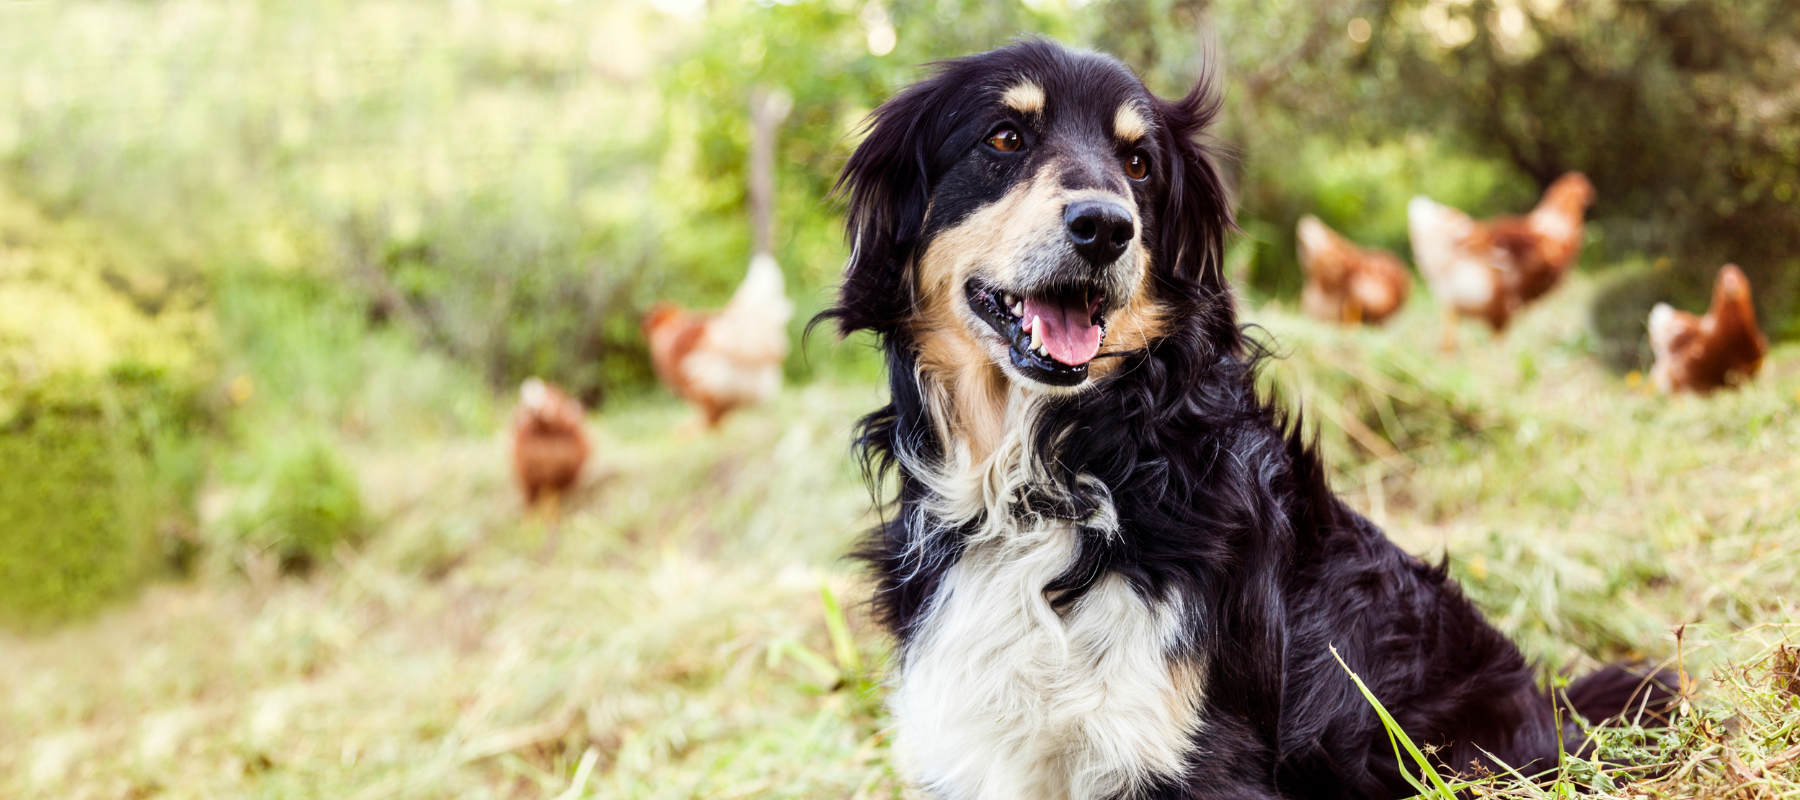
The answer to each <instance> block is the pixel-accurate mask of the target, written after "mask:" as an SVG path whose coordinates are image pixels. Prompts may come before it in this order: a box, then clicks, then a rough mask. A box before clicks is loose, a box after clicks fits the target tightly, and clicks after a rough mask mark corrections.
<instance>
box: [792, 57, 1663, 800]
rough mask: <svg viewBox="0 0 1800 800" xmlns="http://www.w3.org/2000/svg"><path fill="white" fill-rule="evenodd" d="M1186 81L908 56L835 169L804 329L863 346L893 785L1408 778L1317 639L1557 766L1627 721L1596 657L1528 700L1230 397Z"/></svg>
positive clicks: (1243, 385)
mask: <svg viewBox="0 0 1800 800" xmlns="http://www.w3.org/2000/svg"><path fill="white" fill-rule="evenodd" d="M1210 86H1211V84H1210V82H1209V81H1206V80H1204V79H1203V80H1202V81H1201V82H1200V84H1199V85H1198V86H1197V87H1196V88H1195V89H1194V90H1193V91H1192V92H1191V93H1189V94H1188V95H1187V96H1186V97H1184V98H1182V99H1180V100H1175V101H1165V100H1162V99H1159V98H1158V97H1156V96H1154V95H1153V94H1151V93H1150V92H1149V91H1148V90H1146V89H1145V87H1144V85H1143V83H1142V82H1141V81H1140V80H1139V79H1138V78H1137V77H1136V76H1135V75H1134V74H1133V73H1132V72H1131V71H1130V70H1129V69H1128V68H1126V67H1125V66H1124V65H1123V64H1121V63H1120V62H1118V61H1117V60H1115V59H1113V58H1111V57H1108V56H1105V55H1101V54H1098V53H1093V52H1086V51H1075V50H1070V49H1066V48H1064V47H1063V46H1061V45H1059V44H1056V43H1053V42H1049V41H1044V40H1027V41H1023V42H1020V43H1016V44H1014V45H1011V46H1008V47H1005V48H1002V49H999V50H995V51H992V52H988V53H985V54H981V55H975V56H970V57H966V58H960V59H955V60H951V61H947V62H943V63H941V64H939V65H938V67H937V69H936V72H935V73H934V74H933V75H931V76H929V77H928V78H926V79H924V80H922V81H921V82H919V83H916V84H914V85H912V86H911V87H909V88H906V89H905V90H903V91H901V92H899V93H898V94H897V95H895V96H894V97H892V98H891V99H889V100H888V101H887V102H886V103H884V104H883V105H882V106H881V107H880V108H878V109H877V110H876V111H875V112H874V113H873V115H872V116H871V118H870V121H869V122H868V127H867V135H866V138H865V139H864V140H863V141H862V142H861V143H860V144H859V145H858V146H857V147H856V148H855V151H854V153H853V154H852V155H851V157H850V159H849V160H848V162H846V164H845V167H844V170H843V173H842V175H841V177H840V179H839V187H840V191H841V192H843V193H844V195H846V196H847V198H848V219H847V227H848V229H849V230H848V233H849V238H850V242H851V255H850V257H849V259H848V263H847V264H846V266H845V270H844V274H843V278H842V283H841V286H840V288H839V290H838V298H837V302H836V304H835V305H834V306H833V307H832V308H830V309H828V310H827V311H826V312H824V313H823V314H821V315H820V316H819V317H818V318H817V319H815V323H817V322H833V323H835V325H836V326H837V328H838V329H839V331H840V333H842V334H843V335H848V334H849V333H851V332H854V331H870V332H872V333H873V334H874V335H875V336H876V337H877V339H878V341H879V342H880V347H881V350H882V352H883V355H884V357H885V359H886V362H887V373H888V381H889V387H890V394H891V399H890V402H889V403H888V404H887V405H886V406H885V407H883V408H881V409H879V410H877V411H875V412H873V413H871V414H869V415H868V416H866V417H864V418H863V420H862V421H861V423H860V425H859V427H858V433H857V441H858V447H859V450H860V453H861V458H862V460H863V465H864V470H865V473H866V475H865V477H866V478H868V479H869V481H870V482H871V485H872V486H873V487H875V488H876V489H877V490H880V489H881V487H884V486H886V487H889V488H891V490H892V491H894V492H895V494H894V495H893V497H892V499H891V500H890V501H888V504H884V513H883V518H884V519H885V520H886V521H885V522H884V523H883V524H881V525H880V526H878V527H877V528H876V529H875V530H873V531H872V532H871V533H870V534H869V537H868V539H867V540H866V541H865V542H864V544H863V545H862V546H861V547H860V549H859V550H858V551H857V553H856V554H855V555H856V556H857V557H859V558H861V559H863V560H864V561H866V562H867V563H868V564H869V565H870V567H871V570H872V572H873V574H874V579H875V588H874V593H873V598H872V605H873V610H874V612H875V614H876V616H877V618H878V619H879V620H880V622H881V623H882V624H883V625H884V626H885V627H886V628H887V629H888V630H889V631H891V633H892V634H893V636H894V637H895V638H896V640H897V648H896V655H895V665H894V670H893V672H894V675H893V677H892V680H893V686H892V692H891V694H890V699H889V707H890V710H891V712H892V720H893V727H894V736H895V738H894V750H895V758H896V763H897V764H898V765H899V767H900V769H901V771H902V772H903V773H904V774H905V775H906V777H907V778H908V780H910V781H912V782H914V783H915V784H917V785H918V786H919V787H920V788H922V789H923V790H924V791H925V792H927V793H928V794H930V795H932V796H935V797H939V798H945V799H946V800H952V799H954V800H961V799H963V798H971V799H973V798H1049V799H1053V800H1063V799H1067V800H1087V799H1088V798H1270V797H1305V798H1336V797H1346V798H1349V797H1355V798H1380V797H1401V796H1409V795H1412V794H1415V793H1416V791H1417V790H1416V789H1414V788H1413V787H1412V786H1411V785H1410V784H1409V782H1408V779H1407V777H1406V776H1405V775H1404V774H1403V773H1402V772H1401V767H1400V766H1399V764H1398V761H1397V758H1396V753H1395V750H1394V746H1393V744H1392V743H1391V741H1390V739H1389V737H1388V735H1387V734H1386V733H1385V732H1384V730H1383V727H1382V723H1381V721H1380V719H1379V717H1378V716H1377V713H1376V711H1375V709H1374V708H1373V707H1372V706H1371V705H1370V703H1369V702H1368V701H1367V700H1366V699H1365V698H1364V697H1363V696H1362V695H1361V694H1360V692H1359V691H1358V689H1357V687H1356V686H1355V685H1354V684H1353V682H1352V680H1351V678H1350V675H1349V674H1347V673H1346V671H1345V668H1344V666H1341V665H1340V664H1339V663H1338V660H1337V658H1336V657H1335V655H1334V654H1341V657H1342V658H1343V660H1344V662H1345V664H1347V665H1348V667H1349V669H1350V670H1353V671H1354V672H1355V674H1356V675H1358V676H1360V677H1361V679H1362V680H1363V681H1365V682H1366V683H1367V685H1368V686H1369V688H1370V689H1371V690H1372V691H1373V692H1374V694H1375V696H1376V697H1377V698H1379V699H1380V701H1381V703H1382V704H1383V705H1384V706H1385V708H1386V709H1387V710H1388V711H1389V712H1390V713H1391V714H1392V716H1393V717H1394V719H1396V720H1397V721H1398V722H1399V724H1400V725H1401V726H1402V727H1403V728H1404V729H1405V731H1406V733H1407V734H1408V735H1409V736H1411V737H1412V739H1413V741H1415V742H1417V743H1418V744H1420V745H1421V746H1431V747H1433V748H1435V749H1434V750H1433V752H1434V754H1435V756H1434V758H1435V759H1436V761H1437V763H1438V764H1439V765H1441V766H1442V767H1443V768H1444V769H1447V770H1452V771H1456V772H1460V773H1465V774H1468V773H1473V772H1476V771H1478V770H1479V769H1484V768H1485V769H1493V770H1496V771H1497V770H1499V769H1501V767H1500V766H1499V764H1498V763H1496V761H1498V762H1504V763H1505V764H1507V765H1510V766H1511V767H1513V768H1516V769H1519V770H1521V771H1522V772H1524V773H1525V774H1531V773H1534V772H1540V771H1543V770H1545V769H1548V768H1553V767H1554V766H1555V765H1556V764H1557V756H1558V747H1559V741H1560V742H1562V743H1566V746H1568V748H1569V749H1570V750H1576V749H1579V748H1580V747H1581V746H1582V732H1581V727H1580V726H1579V725H1578V724H1577V723H1576V722H1574V719H1573V717H1574V715H1576V714H1579V715H1580V716H1581V717H1584V718H1586V719H1588V720H1593V721H1596V722H1598V721H1600V720H1603V719H1606V718H1610V717H1615V716H1618V715H1622V714H1627V715H1629V714H1635V713H1641V712H1646V711H1647V712H1649V713H1655V712H1657V711H1658V710H1659V709H1661V707H1662V705H1663V704H1664V703H1666V702H1667V701H1668V698H1669V693H1668V692H1667V691H1666V690H1665V689H1664V688H1663V687H1662V686H1660V685H1658V684H1657V682H1656V680H1654V678H1655V677H1656V676H1647V675H1642V674H1638V673H1637V672H1635V671H1633V670H1630V669H1627V668H1624V667H1619V666H1614V667H1608V668H1606V669H1604V670H1601V671H1598V672H1595V673H1593V674H1591V675H1589V676H1587V677H1584V678H1582V679H1580V680H1577V681H1576V682H1574V683H1573V684H1572V685H1571V686H1569V687H1568V689H1567V690H1566V692H1565V693H1564V695H1563V696H1562V697H1561V698H1560V699H1553V698H1552V696H1551V694H1550V693H1548V692H1546V691H1545V690H1543V689H1540V688H1539V686H1538V683H1537V681H1536V674H1535V671H1534V669H1533V667H1532V666H1530V665H1529V664H1527V662H1526V660H1525V658H1524V657H1523V656H1522V655H1521V654H1520V652H1519V650H1518V648H1517V647H1515V646H1514V645H1513V643H1512V642H1511V641H1509V640H1508V639H1507V638H1506V637H1505V636H1504V635H1502V634H1501V633H1500V632H1499V631H1498V630H1496V629H1495V628H1494V627H1492V626H1491V625H1489V624H1488V623H1487V621H1486V620H1485V619H1484V618H1483V617H1482V615H1481V613H1480V612H1479V611H1478V610H1476V608H1475V607H1474V606H1473V605H1472V604H1471V603H1470V602H1469V601H1468V600H1467V599H1465V598H1464V596H1463V595H1462V593H1461V592H1460V591H1459V590H1458V588H1457V586H1456V585H1455V584H1454V583H1453V582H1452V581H1451V580H1450V579H1449V578H1448V576H1447V573H1446V569H1445V567H1444V566H1443V565H1437V566H1432V565H1429V564H1426V563H1424V562H1422V561H1420V560H1419V559H1417V558H1414V557H1412V556H1410V555H1408V554H1407V553H1405V552H1403V551H1401V550H1400V549H1399V548H1398V547H1397V546H1395V545H1394V544H1393V543H1392V542H1390V541H1389V540H1388V539H1387V538H1386V537H1385V536H1384V535H1383V533H1382V532H1381V531H1380V530H1379V529H1377V528H1376V527H1375V526H1374V525H1373V524H1371V523H1370V522H1369V521H1368V520H1367V519H1365V518H1363V517H1362V516H1359V515H1358V514H1357V513H1356V512H1354V511H1352V510H1351V509H1350V508H1349V507H1348V506H1346V505H1345V504H1344V503H1343V502H1342V501H1341V500H1339V499H1338V498H1337V497H1336V496H1335V495H1334V494H1333V493H1332V492H1331V490H1330V489H1329V487H1328V486H1327V483H1326V475H1325V470H1324V467H1323V465H1322V463H1321V460H1320V458H1319V455H1318V454H1317V452H1316V449H1315V444H1314V442H1313V441H1312V440H1311V439H1309V438H1308V437H1306V436H1304V435H1302V434H1301V433H1300V431H1301V428H1302V426H1301V424H1300V421H1299V419H1298V417H1297V416H1296V415H1293V414H1289V413H1288V412H1286V411H1284V410H1282V409H1281V408H1279V407H1277V406H1276V405H1275V404H1274V402H1273V401H1271V400H1267V399H1265V398H1263V397H1262V396H1261V395H1259V393H1258V392H1257V390H1256V388H1255V374H1256V368H1257V364H1258V362H1259V361H1260V360H1261V359H1262V358H1264V357H1266V354H1265V353H1263V352H1262V351H1261V350H1260V349H1259V348H1258V347H1257V346H1255V344H1254V343H1253V342H1252V341H1251V340H1250V339H1249V338H1248V337H1246V336H1245V334H1244V332H1243V330H1242V328H1241V327H1240V325H1239V323H1238V321H1237V318H1236V312H1235V310H1234V307H1233V300H1232V295H1231V291H1230V289H1229V287H1228V285H1227V283H1226V281H1225V279H1224V277H1223V275H1222V274H1221V262H1222V258H1223V249H1222V248H1223V241H1224V237H1225V234H1226V232H1227V231H1228V230H1229V229H1231V228H1232V227H1233V225H1234V223H1233V220H1232V212H1231V209H1230V204H1229V201H1228V198H1227V193H1226V190H1225V187H1224V184H1223V182H1222V180H1221V175H1220V170H1219V168H1218V166H1217V158H1216V157H1215V155H1214V153H1213V151H1212V150H1211V149H1209V147H1208V146H1207V145H1206V144H1204V143H1203V142H1202V141H1200V138H1199V137H1200V136H1202V135H1203V134H1204V132H1205V131H1206V129H1207V127H1208V125H1209V124H1210V123H1211V122H1212V120H1213V119H1214V118H1215V116H1216V115H1217V114H1218V110H1219V100H1218V97H1217V94H1216V92H1215V91H1213V90H1212V89H1211V88H1210Z"/></svg>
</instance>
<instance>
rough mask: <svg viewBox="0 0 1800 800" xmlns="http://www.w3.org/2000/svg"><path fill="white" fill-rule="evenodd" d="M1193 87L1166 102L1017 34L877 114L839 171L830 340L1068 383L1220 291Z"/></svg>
mask: <svg viewBox="0 0 1800 800" xmlns="http://www.w3.org/2000/svg"><path fill="white" fill-rule="evenodd" d="M1215 109H1216V102H1215V100H1214V98H1213V96H1212V95H1211V94H1210V93H1209V92H1208V91H1206V87H1205V86H1204V85H1203V86H1202V87H1200V88H1196V89H1195V91H1194V92H1193V93H1191V94H1190V95H1189V96H1188V97H1186V98H1184V99H1182V100H1180V101H1176V102H1165V101H1163V100H1160V99H1158V98H1157V97H1156V96H1154V95H1152V94H1151V93H1150V92H1149V91H1148V90H1147V89H1145V87H1144V85H1143V83H1142V82H1141V81H1139V80H1138V78H1137V77H1136V76H1135V75H1134V74H1132V72H1131V71H1130V70H1129V69H1127V68H1126V67H1125V66H1124V65H1122V64H1120V63H1119V62H1118V61H1116V60H1114V59H1112V58H1110V57H1108V56H1104V55H1100V54H1097V53H1091V52H1079V51H1073V50H1069V49H1066V48H1063V47H1062V46H1060V45H1057V44H1054V43H1050V42H1045V41H1029V42H1024V43H1021V44H1016V45H1013V46H1010V47H1006V48H1003V49H1000V50H995V51H992V52H989V53H984V54H981V55H976V56H970V57H968V58H962V59H957V60H954V61H950V62H946V63H945V64H943V65H941V69H940V70H939V72H938V73H937V74H936V75H935V76H933V77H931V78H929V79H927V80H925V81H922V82H920V83H918V84H915V85H913V86H911V87H909V88H908V89H906V90H905V91H903V92H901V93H900V94H898V95H897V96H895V97H894V98H893V99H891V100H889V101H888V102H887V103H886V104H884V105H883V106H882V107H881V108H880V109H878V110H877V111H876V112H875V114H874V116H873V120H872V123H871V126H870V131H869V135H868V137H867V139H865V140H864V142H863V143H862V144H861V146H859V147H858V148H857V149H856V152H855V153H854V154H853V155H852V156H851V157H850V161H849V163H848V164H846V166H845V168H844V175H843V178H842V183H843V184H844V185H845V186H846V187H847V188H848V190H849V195H850V236H851V242H852V246H853V253H852V255H851V257H850V262H849V265H848V267H847V268H846V271H845V275H844V283H843V286H842V290H841V294H840V298H839V306H838V307H837V308H836V309H834V310H833V311H832V312H828V313H829V315H830V316H833V317H835V318H837V320H838V321H839V323H840V325H841V327H843V328H844V329H845V330H846V331H849V330H857V329H869V330H874V331H876V332H877V333H880V334H882V335H884V336H886V337H889V338H890V339H894V338H898V339H901V340H904V341H906V342H908V343H910V344H911V345H912V346H913V347H915V348H916V349H917V351H918V354H919V366H920V368H921V369H928V370H929V369H934V368H935V369H956V370H966V369H968V368H969V367H970V365H971V363H973V362H979V363H980V364H981V365H982V366H985V367H987V368H989V369H993V370H997V371H998V372H999V373H1000V374H1003V375H1004V377H1005V378H1006V379H1008V380H1010V381H1012V382H1014V383H1017V384H1020V385H1022V386H1024V387H1025V388H1028V389H1031V390H1034V391H1040V392H1049V393H1058V392H1069V391H1075V390H1079V389H1080V388H1081V387H1083V386H1086V385H1089V384H1090V383H1092V381H1093V380H1094V379H1095V378H1097V377H1098V376H1100V375H1101V374H1104V373H1105V372H1106V371H1107V370H1109V369H1110V368H1111V365H1110V364H1109V363H1108V362H1109V361H1110V360H1111V359H1110V358H1109V357H1110V356H1114V355H1118V354H1121V353H1124V352H1129V351H1133V350H1138V349H1141V348H1143V347H1144V346H1146V345H1147V344H1149V343H1151V342H1152V341H1154V340H1155V339H1156V338H1157V337H1158V336H1159V335H1161V333H1162V331H1163V329H1164V327H1165V326H1166V325H1167V323H1168V316H1169V314H1170V311H1171V303H1173V302H1176V301H1181V302H1188V303H1191V302H1192V301H1193V300H1194V299H1195V298H1196V297H1200V296H1204V295H1207V294H1213V295H1218V296H1223V293H1224V291H1225V289H1224V283H1223V279H1222V277H1221V276H1220V275H1219V268H1218V265H1219V261H1220V255H1221V246H1222V239H1223V235H1224V230H1225V228H1226V227H1227V226H1228V225H1229V224H1230V215H1229V211H1228V210H1227V204H1226V199H1225V196H1224V191H1223V189H1222V187H1221V185H1220V181H1219V177H1218V172H1217V170H1216V169H1215V167H1214V165H1213V163H1212V161H1211V159H1210V157H1209V155H1208V153H1207V151H1206V150H1205V148H1204V147H1203V146H1201V145H1200V144H1198V143H1197V142H1195V141H1194V136H1195V135H1196V134H1198V133H1199V132H1200V131H1201V130H1202V129H1203V128H1204V127H1205V126H1206V124H1207V123H1208V122H1209V121H1210V119H1211V117H1212V116H1213V113H1214V111H1215Z"/></svg>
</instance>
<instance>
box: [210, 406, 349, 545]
mask: <svg viewBox="0 0 1800 800" xmlns="http://www.w3.org/2000/svg"><path fill="white" fill-rule="evenodd" d="M249 469H250V471H251V483H250V484H249V486H248V487H247V488H246V489H245V490H244V492H243V494H241V495H240V496H239V497H238V503H237V507H236V509H235V511H234V513H233V514H232V519H231V521H230V526H229V528H230V533H231V535H232V536H233V538H235V539H236V540H237V542H238V543H239V544H240V545H241V546H244V547H247V548H249V549H250V550H251V551H252V552H255V553H266V554H269V555H272V556H274V557H275V558H276V560H277V562H278V563H279V564H280V565H281V568H282V571H284V572H289V573H304V572H306V571H308V570H310V569H311V568H312V567H313V566H314V565H316V564H318V563H319V562H320V561H322V560H324V559H326V558H328V557H330V555H331V550H332V548H334V547H336V546H337V544H338V543H339V542H347V543H352V544H353V543H356V542H358V541H360V540H361V539H362V538H363V536H364V535H365V534H366V533H367V532H368V529H369V520H368V516H367V513H366V512H365V510H364V508H363V501H362V491H361V489H360V488H359V487H358V485H357V482H356V477H355V475H353V474H352V473H351V472H350V469H349V467H347V466H346V465H345V463H344V460H343V457H342V456H340V455H339V454H338V451H337V448H336V447H334V446H333V445H332V443H331V442H330V440H328V439H326V438H325V437H324V436H321V435H316V434H309V435H301V436H297V437H294V438H291V439H282V440H274V441H271V442H269V443H267V444H266V445H265V446H264V448H263V450H262V452H261V453H260V454H259V457H258V458H257V459H256V461H255V463H254V464H253V465H252V466H250V467H249Z"/></svg>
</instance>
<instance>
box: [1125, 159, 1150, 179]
mask: <svg viewBox="0 0 1800 800" xmlns="http://www.w3.org/2000/svg"><path fill="white" fill-rule="evenodd" d="M1125 174H1126V175H1127V176H1129V177H1130V178H1131V179H1132V180H1134V181H1141V180H1143V179H1144V176H1145V175H1148V174H1150V159H1147V158H1145V157H1144V154H1143V153H1132V154H1131V155H1128V156H1126V157H1125Z"/></svg>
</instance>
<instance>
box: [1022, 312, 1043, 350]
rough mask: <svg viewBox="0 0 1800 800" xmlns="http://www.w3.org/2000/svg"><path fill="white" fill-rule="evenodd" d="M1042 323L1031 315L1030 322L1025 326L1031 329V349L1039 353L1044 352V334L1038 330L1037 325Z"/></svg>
mask: <svg viewBox="0 0 1800 800" xmlns="http://www.w3.org/2000/svg"><path fill="white" fill-rule="evenodd" d="M1042 324H1043V323H1042V322H1041V321H1040V320H1039V319H1038V318H1037V317H1032V318H1031V324H1030V325H1028V326H1026V328H1027V329H1028V330H1030V331H1031V349H1033V350H1036V351H1038V352H1040V353H1042V352H1044V334H1043V332H1042V331H1039V330H1038V327H1039V326H1040V325H1042Z"/></svg>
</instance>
